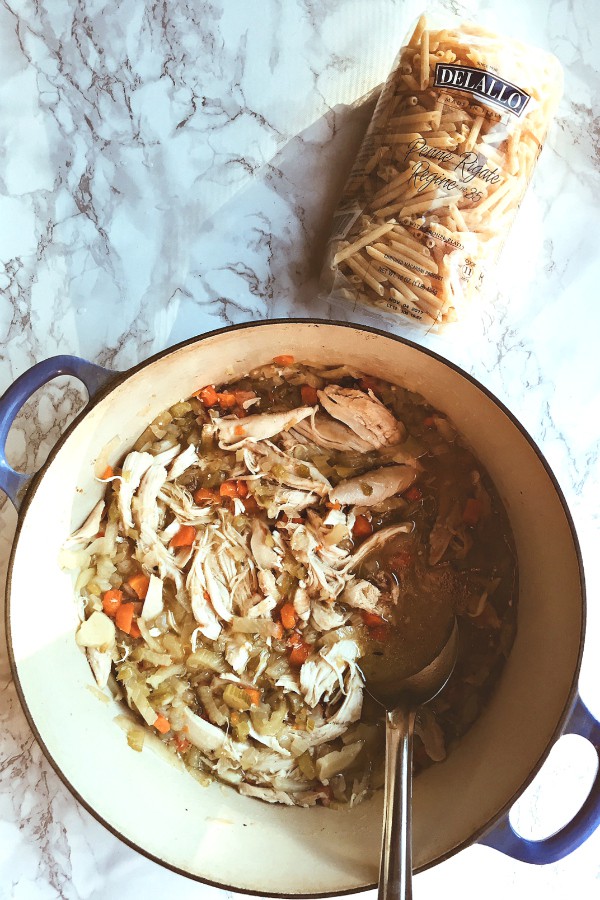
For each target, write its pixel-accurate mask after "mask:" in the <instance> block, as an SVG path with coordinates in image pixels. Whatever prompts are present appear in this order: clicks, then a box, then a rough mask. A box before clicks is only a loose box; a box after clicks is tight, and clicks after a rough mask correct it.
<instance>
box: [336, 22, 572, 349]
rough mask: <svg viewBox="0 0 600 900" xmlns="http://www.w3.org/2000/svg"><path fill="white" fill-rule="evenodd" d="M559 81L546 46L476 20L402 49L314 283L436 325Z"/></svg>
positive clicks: (495, 226)
mask: <svg viewBox="0 0 600 900" xmlns="http://www.w3.org/2000/svg"><path fill="white" fill-rule="evenodd" d="M561 91H562V70H561V67H560V64H559V62H558V60H557V59H556V58H555V57H554V56H552V55H551V54H550V53H546V52H544V51H542V50H538V49H535V48H532V47H528V46H526V45H525V44H522V43H520V42H517V41H513V40H509V39H505V38H501V37H499V36H497V35H495V34H492V33H491V32H488V31H486V30H484V29H482V28H480V27H478V26H476V25H471V24H462V25H460V26H459V27H453V28H447V29H437V30H432V29H430V28H429V27H428V23H427V21H426V19H425V16H421V18H420V19H419V21H418V23H417V25H416V28H415V30H414V32H413V34H412V36H411V38H410V40H409V41H408V43H407V44H406V46H404V47H402V49H401V50H400V53H399V55H398V58H397V60H396V64H395V66H394V69H393V70H392V72H391V74H390V76H389V78H388V80H387V81H386V83H385V85H384V88H383V90H382V92H381V95H380V98H379V100H378V103H377V106H376V108H375V113H374V115H373V119H372V121H371V124H370V126H369V129H368V131H367V134H366V136H365V138H364V141H363V143H362V146H361V148H360V151H359V154H358V157H357V159H356V162H355V164H354V167H353V169H352V172H351V174H350V177H349V179H348V181H347V183H346V186H345V189H344V193H343V196H342V199H341V202H340V204H339V206H338V209H337V212H336V215H335V217H334V221H333V230H332V235H331V238H330V241H329V245H328V251H327V258H326V262H325V267H324V271H323V279H322V281H323V285H324V287H325V288H326V289H327V291H328V292H329V293H330V296H331V297H333V298H342V299H345V300H351V301H353V302H358V303H362V304H367V305H369V306H371V307H376V308H377V309H379V310H381V311H382V312H384V313H387V314H392V315H398V316H401V317H406V318H408V319H409V320H411V321H412V322H413V323H420V324H421V325H423V326H426V327H427V328H429V329H433V330H436V331H439V330H441V329H442V328H443V326H444V325H445V324H447V323H449V322H453V321H456V320H457V319H460V317H461V315H462V314H463V313H464V311H465V310H466V308H467V307H468V305H469V304H470V302H471V301H472V299H473V297H474V296H475V295H476V294H477V292H478V291H479V290H480V288H481V282H482V279H483V275H484V272H485V270H486V267H487V266H489V265H490V264H491V263H492V262H493V261H494V260H495V259H496V257H497V255H498V253H499V251H500V249H501V247H502V244H503V242H504V240H505V238H506V235H507V232H508V229H509V227H510V225H511V223H512V220H513V218H514V215H515V212H516V210H517V208H518V206H519V204H520V202H521V200H522V198H523V194H524V193H525V190H526V188H527V185H528V183H529V181H530V179H531V176H532V173H533V169H534V167H535V163H536V160H537V157H538V155H539V153H540V150H541V148H542V144H543V142H544V139H545V136H546V133H547V131H548V127H549V124H550V121H551V119H552V116H553V114H554V111H555V109H556V106H557V104H558V101H559V99H560V96H561Z"/></svg>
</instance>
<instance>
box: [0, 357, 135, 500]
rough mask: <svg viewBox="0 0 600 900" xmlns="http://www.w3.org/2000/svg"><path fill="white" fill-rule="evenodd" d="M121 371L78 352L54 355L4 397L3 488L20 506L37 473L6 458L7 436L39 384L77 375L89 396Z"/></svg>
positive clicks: (0, 434)
mask: <svg viewBox="0 0 600 900" xmlns="http://www.w3.org/2000/svg"><path fill="white" fill-rule="evenodd" d="M117 374H118V373H117V372H113V371H112V370H111V369H105V368H103V366H97V365H95V363H91V362H88V361H87V360H86V359H81V358H80V357H78V356H51V357H50V358H49V359H45V360H43V361H42V362H39V363H36V365H35V366H32V367H31V369H28V370H27V371H26V372H23V374H22V375H19V377H18V378H17V379H16V381H14V382H13V383H12V384H11V385H10V387H9V388H7V390H6V391H5V392H4V394H3V395H2V396H1V397H0V490H3V491H4V493H5V494H6V495H7V496H8V497H9V498H10V500H11V501H12V503H13V505H14V506H15V507H16V509H17V511H18V510H19V508H20V506H21V503H22V500H23V495H24V493H25V491H26V489H27V485H28V484H29V482H30V481H31V479H32V478H33V477H34V475H25V474H24V473H23V472H16V471H15V470H14V469H13V468H12V467H11V466H9V464H8V463H7V461H6V439H7V437H8V432H9V431H10V427H11V425H12V423H13V422H14V420H15V417H16V415H17V413H18V412H19V410H20V409H21V407H22V406H23V404H24V403H25V401H26V400H28V399H29V398H30V397H31V395H32V394H34V393H35V391H37V390H38V388H41V387H42V386H43V385H44V384H47V382H48V381H52V379H53V378H57V377H58V376H59V375H73V376H74V377H75V378H78V379H79V381H81V382H83V384H84V385H85V387H86V389H87V392H88V396H89V399H90V400H91V399H93V397H95V395H96V394H97V393H98V392H99V391H100V390H101V389H102V388H103V387H105V386H106V385H107V384H108V383H109V382H110V381H112V380H113V379H114V378H115V376H116V375H117Z"/></svg>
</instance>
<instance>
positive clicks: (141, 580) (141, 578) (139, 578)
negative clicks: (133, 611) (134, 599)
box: [127, 572, 150, 600]
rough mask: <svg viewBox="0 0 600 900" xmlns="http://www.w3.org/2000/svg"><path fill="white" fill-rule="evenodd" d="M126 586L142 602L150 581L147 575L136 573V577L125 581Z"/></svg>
mask: <svg viewBox="0 0 600 900" xmlns="http://www.w3.org/2000/svg"><path fill="white" fill-rule="evenodd" d="M127 584H128V585H129V587H130V588H133V590H134V591H135V592H136V594H137V595H138V597H139V598H140V600H143V599H144V597H145V596H146V594H147V593H148V588H149V587H150V579H149V578H148V576H147V575H144V573H143V572H138V574H137V575H132V576H131V578H130V579H129V580H128V581H127Z"/></svg>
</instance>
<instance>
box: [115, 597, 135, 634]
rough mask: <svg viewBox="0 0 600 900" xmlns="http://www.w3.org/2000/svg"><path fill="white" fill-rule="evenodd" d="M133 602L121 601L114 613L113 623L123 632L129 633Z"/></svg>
mask: <svg viewBox="0 0 600 900" xmlns="http://www.w3.org/2000/svg"><path fill="white" fill-rule="evenodd" d="M133 612H134V609H133V603H122V604H121V605H120V606H119V608H118V610H117V612H116V615H115V624H116V626H117V628H120V629H121V631H124V632H125V634H130V633H131V623H132V622H133Z"/></svg>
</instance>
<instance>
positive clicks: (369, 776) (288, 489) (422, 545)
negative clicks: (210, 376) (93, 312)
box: [61, 356, 506, 807]
mask: <svg viewBox="0 0 600 900" xmlns="http://www.w3.org/2000/svg"><path fill="white" fill-rule="evenodd" d="M338 382H342V383H338ZM368 384H372V385H373V387H374V388H375V389H377V391H378V393H380V391H381V396H382V397H385V398H386V403H383V402H382V401H381V400H380V399H378V397H377V396H375V394H374V393H373V391H372V390H370V389H369V388H368V387H367V385H368ZM249 385H253V386H254V387H255V388H256V390H251V389H249ZM349 385H350V386H349ZM381 386H382V383H381V382H378V381H371V382H369V381H368V380H366V381H365V380H364V379H363V376H362V373H360V372H357V370H355V369H353V368H352V367H349V366H345V365H334V366H333V367H329V368H328V367H325V368H323V367H321V366H318V367H314V366H309V365H308V364H306V365H300V364H295V363H291V362H289V360H288V359H287V357H285V356H284V357H278V358H277V359H276V360H275V361H274V362H273V363H271V364H269V365H267V366H265V367H262V368H260V369H258V370H256V371H255V372H253V373H250V376H249V377H248V379H242V381H240V382H239V383H237V384H232V385H231V386H228V385H223V386H218V385H207V386H206V387H204V388H202V389H201V390H200V391H199V392H198V393H197V394H196V395H194V397H192V398H190V399H189V401H180V402H179V403H177V404H176V405H175V407H173V408H172V410H171V412H170V413H169V414H166V413H164V414H163V415H162V416H161V417H159V418H158V419H156V420H155V422H154V423H152V426H151V427H149V428H148V429H147V430H146V431H145V432H144V434H143V435H142V437H141V438H140V441H138V443H137V444H136V445H135V447H134V448H133V449H131V450H130V451H129V452H128V453H127V454H126V455H125V456H124V458H123V462H122V464H121V466H120V467H119V466H118V465H115V466H114V469H115V474H114V475H113V476H111V478H110V479H105V482H106V483H107V491H106V496H105V498H104V499H102V500H101V501H99V502H98V503H97V504H96V505H95V506H94V507H93V509H92V510H91V511H90V512H89V514H88V516H87V517H86V519H85V521H84V522H83V524H82V525H81V527H79V528H78V529H76V530H75V531H74V532H73V533H72V535H71V536H70V537H69V538H67V540H66V541H65V543H64V549H63V552H62V554H61V563H62V564H63V566H65V567H67V568H69V569H71V570H72V571H75V572H77V582H76V594H77V602H78V604H79V609H80V617H81V620H82V621H81V624H80V625H79V627H78V630H77V634H76V641H77V643H78V645H79V646H80V647H81V649H82V652H84V653H85V654H86V656H87V659H88V661H89V665H90V668H91V670H92V672H93V675H94V678H95V679H96V682H97V684H98V686H99V687H100V688H105V687H106V685H107V684H116V685H118V690H120V691H121V692H122V695H123V697H124V700H125V702H126V703H127V705H128V706H129V708H130V709H131V710H132V711H133V712H134V713H135V715H136V716H139V717H140V718H141V719H142V720H143V721H144V722H145V724H146V725H147V727H148V728H150V729H152V730H154V731H155V732H156V731H158V732H159V733H161V734H162V736H163V737H162V739H163V741H164V743H165V744H166V745H167V747H169V748H170V749H172V750H173V752H174V753H177V754H178V755H179V756H180V757H181V758H182V759H183V760H184V762H185V764H186V765H187V767H188V768H189V769H190V770H192V771H193V773H194V774H195V775H196V777H198V778H199V780H210V779H211V778H218V779H220V780H221V781H223V782H225V783H226V784H228V785H231V786H232V787H233V788H235V789H236V790H238V791H239V792H240V793H241V794H244V795H245V796H247V797H249V798H256V799H260V800H263V801H265V802H269V803H282V804H286V805H297V806H307V807H308V806H313V805H315V804H316V803H329V802H330V801H331V800H332V799H334V800H335V801H336V802H343V803H346V804H348V805H349V806H352V805H355V804H356V803H358V802H360V801H361V800H362V799H364V798H365V797H366V796H368V795H369V792H370V790H371V789H372V786H373V773H374V772H375V771H376V770H377V766H378V764H379V761H380V760H381V755H382V752H383V747H382V742H381V739H380V738H381V733H382V732H381V730H380V729H378V728H375V727H374V726H373V727H372V728H371V731H372V733H371V735H370V736H369V734H368V732H369V727H370V726H367V725H365V723H364V722H362V721H361V715H362V706H363V697H364V680H363V675H362V671H361V667H360V660H361V657H363V658H364V655H365V653H366V652H368V649H369V646H371V644H370V643H369V642H370V641H371V640H372V639H377V640H381V639H382V638H381V637H379V638H374V636H375V634H376V629H377V626H379V627H380V628H381V627H382V626H385V627H387V625H386V623H393V622H396V623H399V622H400V618H399V616H400V611H401V610H403V608H404V607H403V604H404V603H405V602H406V598H407V597H410V595H411V591H413V592H414V591H415V589H416V588H415V583H416V582H415V578H416V576H418V582H417V583H418V584H419V585H420V586H422V587H423V586H424V587H425V588H426V589H428V590H431V591H432V592H435V591H436V590H438V591H440V590H445V591H448V590H449V591H456V592H457V593H459V594H460V596H458V599H457V611H458V613H459V614H461V615H464V616H466V617H467V620H468V622H469V623H470V627H474V628H478V629H479V628H486V629H487V634H486V638H489V641H490V642H495V644H494V648H502V644H501V638H502V640H504V641H506V636H505V635H506V632H505V631H503V627H504V626H503V621H502V617H501V615H500V614H499V612H498V610H497V609H496V605H495V603H496V598H497V596H498V592H499V589H498V585H499V584H500V582H501V580H502V579H501V578H500V577H499V574H498V572H499V571H500V568H501V567H498V571H496V570H491V571H490V572H487V573H485V574H484V575H483V576H479V574H476V575H474V576H473V582H472V583H471V582H469V583H467V581H466V580H465V577H466V576H464V575H463V574H462V573H463V571H464V570H465V569H466V564H464V562H463V561H464V560H465V559H467V562H468V554H469V552H470V550H471V546H472V545H473V543H474V542H475V541H476V539H477V535H476V524H477V521H478V517H480V516H481V517H483V518H486V517H488V518H489V517H490V516H491V513H492V510H493V509H495V507H494V503H495V502H496V501H495V499H494V497H493V495H492V493H490V489H489V488H488V486H487V482H486V483H485V485H484V480H483V478H482V475H481V473H480V471H479V468H478V467H477V466H476V461H475V460H473V466H472V468H468V467H467V468H466V469H465V466H464V464H462V469H461V471H462V472H463V476H462V481H461V482H460V484H457V483H455V482H454V481H453V480H452V478H450V477H449V476H446V478H442V477H438V475H437V469H436V468H435V466H434V467H432V466H429V462H428V458H427V453H428V445H427V440H426V438H427V435H429V437H430V440H429V444H430V445H431V448H432V451H431V452H432V456H435V457H436V460H437V462H436V466H438V465H440V466H442V468H443V463H444V459H445V456H444V454H446V453H450V451H451V450H452V449H453V448H454V446H455V445H456V444H457V442H458V440H459V439H458V437H457V435H456V432H455V431H454V429H453V427H452V426H451V423H449V422H448V420H447V419H446V418H445V417H441V416H437V415H434V416H429V417H427V416H426V415H425V411H424V410H423V408H422V402H421V401H419V402H416V401H415V404H414V406H413V407H411V409H412V418H411V419H407V422H411V421H419V419H421V420H423V425H422V428H421V434H420V435H419V437H418V439H415V438H412V436H411V439H409V440H405V439H406V437H407V429H406V428H405V426H404V424H403V423H402V422H401V421H400V415H399V410H401V409H402V407H401V406H399V405H398V404H397V403H396V400H395V399H394V398H395V397H398V398H400V394H399V393H394V391H397V390H398V391H399V389H396V388H394V387H391V386H390V388H391V389H390V390H388V391H387V392H386V391H385V390H383V389H382V388H381ZM384 387H385V386H384ZM217 388H218V389H217ZM402 396H404V395H402ZM317 397H318V400H319V402H318V403H317V401H316V398H317ZM390 397H392V400H389V398H390ZM313 400H314V403H313V402H312V401H313ZM388 401H389V402H388ZM300 402H302V405H299V403H300ZM398 402H400V400H398ZM402 402H405V401H404V400H403V401H402ZM419 404H421V405H419ZM248 411H250V414H248ZM425 420H426V421H427V422H428V423H429V424H425ZM182 422H183V423H184V425H183V426H182V425H181V424H180V423H182ZM174 423H178V424H177V425H175V424H174ZM432 425H433V427H434V428H435V429H437V430H435V431H434V430H432ZM423 433H425V437H423ZM153 434H154V435H157V438H156V441H155V442H154V443H152V437H151V436H152V435H153ZM148 435H150V438H149V437H148ZM158 435H160V437H158ZM461 452H465V451H461ZM111 458H112V456H111ZM417 458H418V461H417ZM428 466H429V467H428ZM432 485H433V487H432ZM424 492H425V493H426V492H429V496H428V497H427V498H426V499H427V503H425V501H423V504H422V508H421V507H420V508H419V509H418V512H417V513H415V512H414V510H415V506H418V505H419V503H420V498H421V497H422V495H423V493H424ZM466 492H467V493H466ZM411 504H412V505H411ZM405 513H406V515H405ZM417 551H418V552H417ZM392 558H394V559H397V560H398V566H399V567H400V568H396V569H394V570H393V571H392V570H391V569H390V565H391V563H390V559H392ZM449 560H460V561H461V566H460V567H459V569H458V571H457V572H453V573H449V572H448V567H449ZM403 561H404V562H403ZM403 565H406V569H403V568H402V566H403ZM477 565H478V566H479V565H480V561H479V558H478V563H477ZM478 571H479V570H478ZM394 617H396V618H394ZM407 621H408V620H406V621H405V620H403V627H406V622H407ZM372 628H373V632H371V629H372ZM498 652H504V650H503V649H498ZM472 669H473V670H472V671H471V670H470V669H468V667H467V668H465V671H467V672H468V676H467V677H468V679H469V680H468V684H469V693H467V692H465V696H466V697H467V699H468V697H470V696H471V695H472V692H473V690H474V689H476V688H479V686H481V685H485V682H486V678H487V671H483V670H482V667H481V664H480V663H477V664H473V666H472ZM490 671H491V666H490ZM111 673H113V674H114V676H115V678H113V680H112V681H111V680H110V679H111ZM115 679H116V680H115ZM465 702H466V701H465ZM442 712H443V708H442ZM459 713H460V710H459V711H458V712H457V711H456V710H454V711H453V712H452V715H453V716H454V719H453V720H452V722H455V721H456V716H457V715H458V714H459ZM445 727H447V724H446V726H445V725H444V718H443V715H438V714H436V713H435V712H433V711H432V710H431V709H428V710H425V711H423V712H422V713H421V714H420V716H419V718H418V719H417V724H416V732H417V734H418V735H419V737H420V739H421V741H422V743H423V747H424V749H425V753H426V754H427V755H428V757H429V758H430V759H431V760H434V761H436V760H441V759H443V758H444V757H445V753H446V734H445V730H444V729H445ZM452 727H454V725H452ZM373 733H374V735H373Z"/></svg>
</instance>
